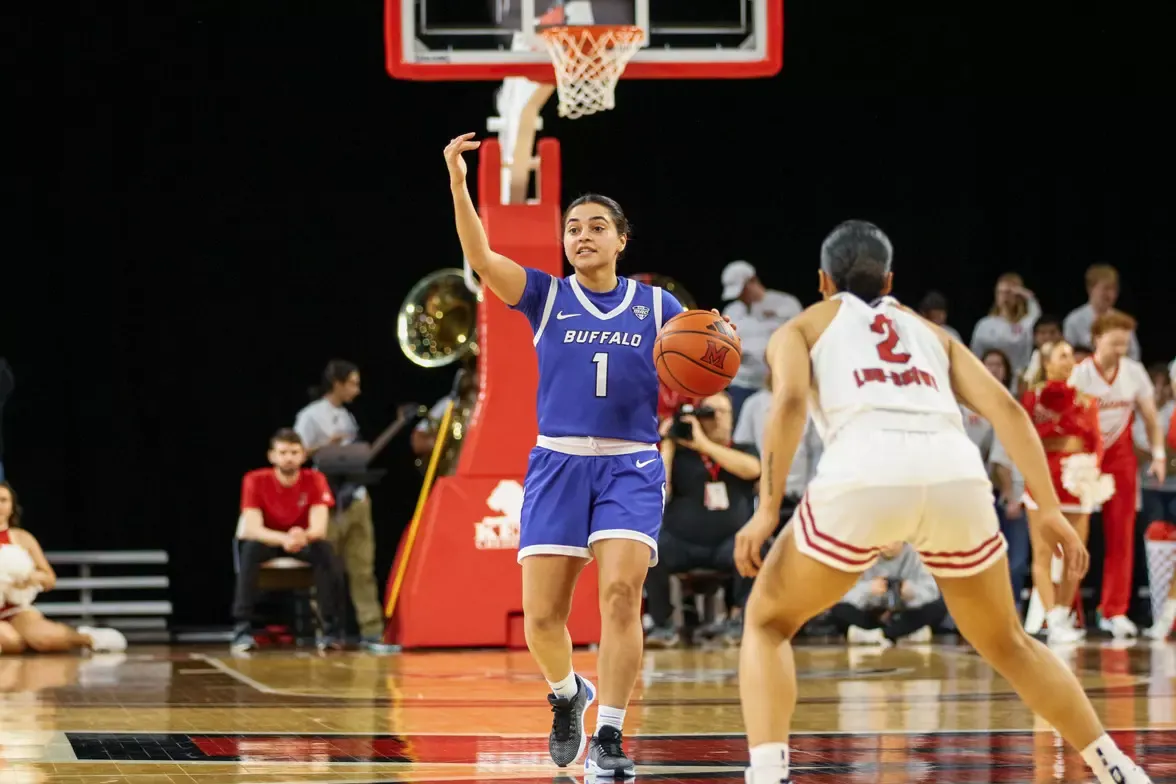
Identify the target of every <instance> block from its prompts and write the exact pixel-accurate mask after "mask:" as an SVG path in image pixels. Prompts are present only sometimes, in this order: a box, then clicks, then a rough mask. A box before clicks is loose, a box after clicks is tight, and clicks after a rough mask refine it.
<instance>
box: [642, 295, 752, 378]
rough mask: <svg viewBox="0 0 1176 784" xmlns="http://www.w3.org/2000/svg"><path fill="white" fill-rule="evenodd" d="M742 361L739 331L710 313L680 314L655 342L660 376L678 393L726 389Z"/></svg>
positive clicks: (705, 311) (664, 328) (656, 363)
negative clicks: (736, 332) (736, 331)
mask: <svg viewBox="0 0 1176 784" xmlns="http://www.w3.org/2000/svg"><path fill="white" fill-rule="evenodd" d="M741 358H742V344H741V343H740V340H739V337H738V336H737V335H736V334H735V330H734V329H732V328H731V325H730V324H728V323H727V322H726V321H724V320H723V317H722V316H717V315H715V314H714V313H712V312H710V311H709V310H687V311H686V312H684V313H679V314H678V315H677V316H674V317H673V318H672V319H670V320H669V321H667V322H666V324H665V326H664V327H663V328H662V331H661V334H659V335H658V336H657V340H655V341H654V342H653V363H654V366H655V367H656V368H657V377H658V378H659V379H660V380H661V382H662V383H663V384H665V385H666V386H667V387H668V388H670V389H671V390H673V391H674V392H678V393H680V394H683V395H690V396H692V397H708V396H710V395H714V394H717V393H719V392H722V391H723V390H724V389H726V388H727V385H728V384H730V383H731V379H733V378H734V377H735V373H736V372H737V371H738V370H739V363H740V360H741Z"/></svg>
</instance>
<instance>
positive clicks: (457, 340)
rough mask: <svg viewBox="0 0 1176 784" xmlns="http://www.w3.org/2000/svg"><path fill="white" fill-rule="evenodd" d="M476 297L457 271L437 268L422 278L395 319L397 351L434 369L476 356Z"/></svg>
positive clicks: (416, 362) (406, 298) (458, 270)
mask: <svg viewBox="0 0 1176 784" xmlns="http://www.w3.org/2000/svg"><path fill="white" fill-rule="evenodd" d="M477 329H478V297H477V295H476V294H474V293H473V292H472V291H470V290H469V288H468V287H467V286H466V283H465V279H464V278H463V276H462V271H461V270H460V269H452V268H446V269H439V270H437V271H436V272H432V273H430V274H429V275H426V276H425V277H424V278H422V279H421V280H420V281H419V282H417V284H416V285H415V286H413V287H412V290H411V291H409V292H408V296H407V297H405V298H404V304H402V305H401V306H400V311H399V313H397V316H396V337H397V339H398V340H399V342H400V350H401V351H403V352H404V355H405V356H406V357H408V358H409V360H411V361H412V362H413V363H414V364H417V365H420V366H421V367H427V368H435V367H443V366H445V365H449V364H452V363H453V362H457V361H458V360H460V359H462V358H464V357H466V356H469V355H470V354H474V355H476V354H477V353H478V340H477Z"/></svg>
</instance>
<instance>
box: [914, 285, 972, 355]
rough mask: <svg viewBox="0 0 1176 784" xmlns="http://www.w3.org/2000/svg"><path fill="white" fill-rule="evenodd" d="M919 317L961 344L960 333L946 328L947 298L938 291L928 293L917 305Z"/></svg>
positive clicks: (951, 328) (952, 328) (949, 327)
mask: <svg viewBox="0 0 1176 784" xmlns="http://www.w3.org/2000/svg"><path fill="white" fill-rule="evenodd" d="M919 315H920V316H922V317H923V318H925V319H927V320H928V321H930V322H931V323H932V324H936V325H937V326H938V327H939V328H940V329H942V330H943V331H944V332H946V333H947V334H949V335H951V336H952V338H954V339H955V340H958V341H960V342H961V343H962V342H963V338H961V337H960V333H959V332H956V330H955V328H954V327H951V326H948V323H947V297H945V296H943V294H941V293H940V292H938V291H928V292H927V294H926V295H925V296H924V297H923V300H922V301H921V302H920V303H919Z"/></svg>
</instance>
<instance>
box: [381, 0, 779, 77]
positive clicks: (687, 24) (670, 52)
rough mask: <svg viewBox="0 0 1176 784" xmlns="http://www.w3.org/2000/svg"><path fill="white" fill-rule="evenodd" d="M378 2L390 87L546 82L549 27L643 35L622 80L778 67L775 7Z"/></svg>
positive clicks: (594, 0)
mask: <svg viewBox="0 0 1176 784" xmlns="http://www.w3.org/2000/svg"><path fill="white" fill-rule="evenodd" d="M385 3H386V8H385V12H386V13H385V35H386V44H387V67H388V71H389V73H391V75H392V76H394V77H395V78H397V79H410V80H425V81H498V80H502V79H506V78H508V77H512V76H513V77H524V78H527V79H531V80H533V81H537V82H550V81H552V80H553V70H552V65H551V59H550V57H549V55H548V54H547V52H546V51H545V50H544V48H543V46H542V45H541V43H540V42H538V41H537V36H536V32H537V31H538V30H540V29H542V28H543V27H544V26H550V25H557V24H572V25H578V24H598V25H599V24H606V25H612V24H622V25H623V24H630V25H637V26H638V27H641V28H642V30H643V31H644V32H645V42H644V43H645V45H644V46H643V48H642V49H641V50H640V51H639V52H637V54H636V56H635V57H634V58H633V59H632V61H631V62H630V63H629V65H628V67H627V68H626V69H625V72H624V78H626V79H746V78H755V77H765V76H774V75H775V74H777V73H778V72H779V71H780V68H781V65H782V63H783V52H784V3H783V0H708V1H707V2H687V1H686V0H385ZM584 8H587V9H589V15H588V16H587V17H586V18H585V16H584V11H583V9H584Z"/></svg>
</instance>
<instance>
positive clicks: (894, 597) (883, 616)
mask: <svg viewBox="0 0 1176 784" xmlns="http://www.w3.org/2000/svg"><path fill="white" fill-rule="evenodd" d="M829 614H830V617H831V618H832V620H833V623H835V624H836V625H837V628H838V629H839V630H840V631H842V632H843V633H845V635H846V637H848V639H849V642H850V643H854V644H860V643H874V644H877V645H881V646H883V647H885V648H889V647H890V646H891V645H893V644H894V643H896V642H898V641H899V640H900V639H902V638H906V639H908V640H910V641H911V642H930V640H931V630H932V629H933V628H935V627H936V626H938V625H939V624H940V623H942V622H943V618H944V616H946V615H947V605H945V604H944V602H943V597H941V596H940V595H939V586H938V585H936V584H935V579H934V578H933V577H932V576H931V575H930V573H928V571H927V570H926V569H924V568H923V562H922V561H920V560H919V556H918V554H917V553H916V552H915V551H914V549H913V548H912V547H911V546H910V545H909V544H906V543H904V542H895V543H893V544H889V545H887V546H886V547H884V548H882V557H881V558H879V559H878V561H877V563H875V564H874V565H873V566H871V567H870V568H869V569H867V570H866V571H865V572H863V573H862V576H861V579H859V580H858V581H857V584H856V585H854V586H853V588H850V589H849V593H847V594H846V595H845V596H844V597H843V598H842V599H841V601H840V602H839V603H837V604H835V605H834V606H833V609H832V610H830V613H829Z"/></svg>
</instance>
